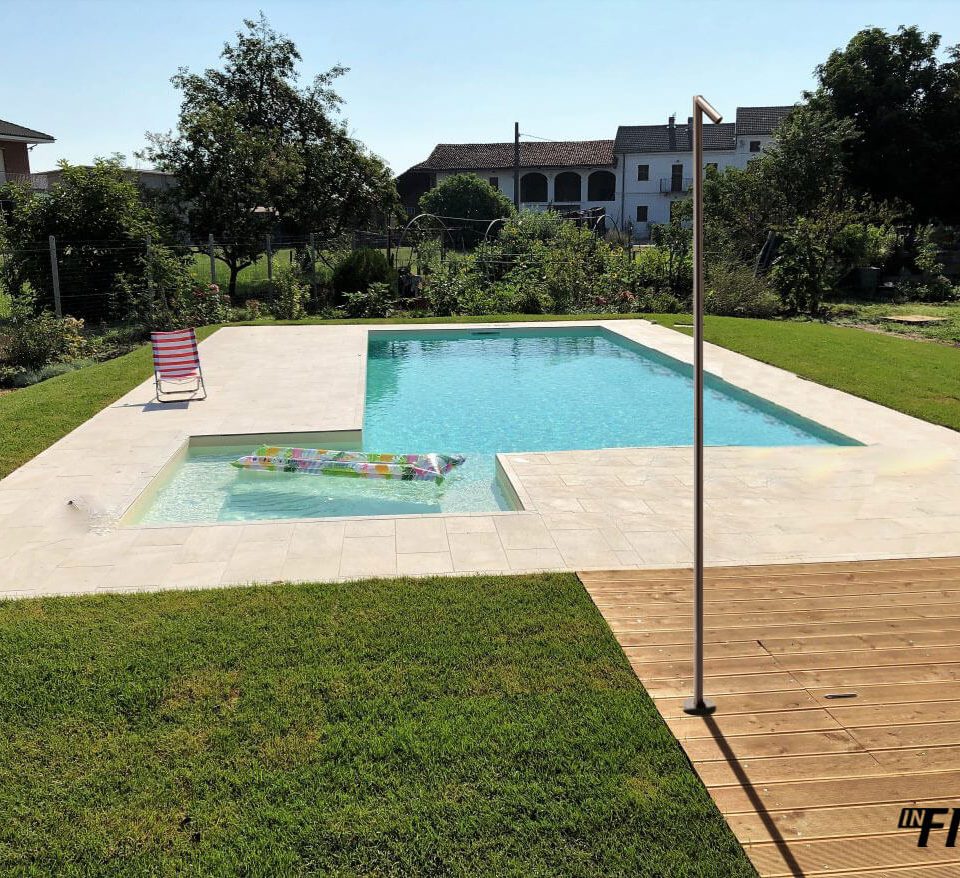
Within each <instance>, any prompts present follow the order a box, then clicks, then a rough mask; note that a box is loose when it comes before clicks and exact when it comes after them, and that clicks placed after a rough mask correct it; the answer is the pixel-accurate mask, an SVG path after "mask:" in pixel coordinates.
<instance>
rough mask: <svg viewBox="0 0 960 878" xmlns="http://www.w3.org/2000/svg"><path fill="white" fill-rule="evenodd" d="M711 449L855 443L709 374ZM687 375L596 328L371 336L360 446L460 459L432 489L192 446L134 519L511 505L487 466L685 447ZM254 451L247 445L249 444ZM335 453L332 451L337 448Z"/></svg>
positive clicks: (684, 368) (244, 448) (234, 449)
mask: <svg viewBox="0 0 960 878" xmlns="http://www.w3.org/2000/svg"><path fill="white" fill-rule="evenodd" d="M705 385H706V395H705V401H704V412H705V439H706V442H707V444H709V445H753V446H758V445H762V446H773V445H857V444H859V443H857V442H855V441H854V440H852V439H849V438H848V437H846V436H842V435H841V434H839V433H836V432H834V431H832V430H828V429H827V428H825V427H823V426H821V425H819V424H816V423H814V422H813V421H810V420H807V419H805V418H802V417H800V416H799V415H797V414H795V413H794V412H791V411H789V410H787V409H784V408H781V407H779V406H775V405H773V404H772V403H770V402H768V401H766V400H763V399H761V398H759V397H757V396H754V395H753V394H750V393H747V392H745V391H743V390H740V389H738V388H736V387H733V386H732V385H730V384H727V383H726V382H724V381H722V380H720V379H718V378H716V377H715V376H711V375H708V376H707V378H706V382H705ZM692 437H693V384H692V377H691V368H690V367H689V366H688V365H685V364H683V363H680V362H679V361H677V360H674V359H672V358H671V357H668V356H666V355H664V354H661V353H659V352H657V351H654V350H652V349H650V348H647V347H644V346H642V345H639V344H636V343H634V342H631V341H629V340H628V339H626V338H624V337H623V336H620V335H619V334H617V333H613V332H609V331H607V330H605V329H602V328H592V327H587V328H560V329H544V328H542V327H531V328H529V329H522V328H521V329H503V330H492V329H477V330H462V329H458V330H449V331H447V330H442V331H435V330H431V331H414V332H410V331H394V330H383V331H381V330H377V331H371V332H370V333H369V341H368V351H367V373H366V400H365V409H364V424H363V437H362V448H363V449H364V450H366V451H381V452H384V451H386V452H404V453H406V452H417V453H425V452H431V451H438V452H445V453H451V454H454V453H460V454H464V455H466V457H467V461H466V463H465V464H464V465H463V466H462V467H460V468H459V469H458V470H457V471H456V472H455V475H453V476H451V477H450V478H448V479H447V480H446V481H445V482H444V484H443V485H441V486H439V487H438V486H435V485H433V484H432V483H420V482H389V481H367V480H363V479H338V478H330V477H324V476H301V475H295V474H275V473H260V472H240V471H238V470H236V469H234V468H233V467H230V466H229V465H228V462H229V461H230V460H233V459H235V458H236V457H238V456H240V455H242V454H247V453H249V452H250V451H251V446H250V444H246V445H236V444H235V445H220V446H216V445H214V446H205V447H197V448H194V447H191V448H190V449H189V450H188V451H187V453H186V455H185V456H184V457H183V458H182V459H181V460H179V461H178V462H177V464H176V465H175V466H174V467H173V468H172V471H171V472H168V473H167V474H165V476H164V478H163V484H162V485H159V486H157V487H156V490H155V492H151V499H150V502H149V503H147V504H145V506H146V508H145V509H144V510H143V511H142V513H140V514H139V515H138V516H137V517H138V520H139V522H140V523H145V524H159V523H170V522H198V523H199V522H213V521H244V520H257V519H265V518H313V517H329V516H344V515H392V514H398V515H402V514H424V513H432V512H485V511H492V510H498V509H509V508H511V504H510V500H509V497H508V494H507V492H506V491H505V490H504V487H503V486H502V485H501V484H499V482H498V480H497V477H496V465H495V456H496V454H497V453H498V452H509V451H530V452H534V451H563V450H573V449H593V448H614V447H632V446H658V445H690V444H691V442H692ZM254 444H255V443H254ZM341 447H342V446H341Z"/></svg>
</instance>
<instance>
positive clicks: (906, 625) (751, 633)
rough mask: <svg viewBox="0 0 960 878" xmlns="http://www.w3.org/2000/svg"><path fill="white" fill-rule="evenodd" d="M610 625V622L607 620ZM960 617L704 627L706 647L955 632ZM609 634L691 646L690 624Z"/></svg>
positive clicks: (637, 642) (640, 625)
mask: <svg viewBox="0 0 960 878" xmlns="http://www.w3.org/2000/svg"><path fill="white" fill-rule="evenodd" d="M607 624H608V625H610V620H609V619H608V620H607ZM958 625H960V617H951V618H941V619H909V620H902V619H894V620H883V619H881V620H873V621H870V622H847V621H842V620H840V619H837V620H835V621H834V622H833V623H832V624H831V623H822V622H820V623H818V624H815V625H814V624H811V623H810V622H807V621H804V620H800V619H798V620H795V621H793V622H791V623H784V622H781V623H780V624H777V625H753V626H750V625H748V626H745V627H743V628H738V629H736V630H735V631H733V630H730V629H727V628H723V627H719V628H711V627H706V626H705V627H704V642H705V643H725V642H733V641H744V640H760V641H764V642H766V640H767V639H772V638H785V637H788V638H805V637H810V638H817V637H824V636H830V637H846V636H850V635H857V634H906V635H909V634H911V633H920V632H925V631H941V630H944V629H949V630H954V631H955V630H957V627H958ZM610 629H611V631H613V633H614V634H615V635H616V636H617V640H618V641H619V642H620V644H621V645H623V646H655V645H658V644H682V643H687V644H689V643H691V642H692V634H691V629H692V624H688V626H687V627H686V628H680V629H673V630H669V631H660V630H656V629H651V628H650V625H649V624H648V623H644V622H636V623H633V624H615V625H610Z"/></svg>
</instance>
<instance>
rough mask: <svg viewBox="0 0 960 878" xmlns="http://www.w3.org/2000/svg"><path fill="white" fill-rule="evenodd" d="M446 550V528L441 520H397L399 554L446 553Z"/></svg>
mask: <svg viewBox="0 0 960 878" xmlns="http://www.w3.org/2000/svg"><path fill="white" fill-rule="evenodd" d="M447 549H448V545H447V528H446V526H445V525H444V523H443V519H442V518H398V519H397V552H398V553H399V554H407V553H417V554H420V553H424V552H446V551H447Z"/></svg>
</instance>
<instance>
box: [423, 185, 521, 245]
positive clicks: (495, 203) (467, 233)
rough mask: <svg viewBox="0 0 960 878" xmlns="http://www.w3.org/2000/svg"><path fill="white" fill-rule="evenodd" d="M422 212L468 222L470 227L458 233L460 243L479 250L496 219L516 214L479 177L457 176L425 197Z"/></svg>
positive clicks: (497, 191) (509, 201)
mask: <svg viewBox="0 0 960 878" xmlns="http://www.w3.org/2000/svg"><path fill="white" fill-rule="evenodd" d="M420 210H422V211H424V212H425V213H432V214H434V215H435V216H443V217H456V218H457V220H461V221H462V220H468V222H466V223H461V224H462V225H465V226H466V228H464V229H462V230H460V231H459V232H458V233H457V234H458V236H459V238H460V241H459V242H458V243H460V244H462V245H463V246H465V247H475V246H476V245H477V244H478V243H479V242H480V239H481V238H482V237H483V233H484V232H485V231H486V227H487V225H488V224H489V223H490V222H491V221H492V220H495V219H499V218H501V217H506V216H512V215H513V213H514V207H513V202H512V201H511V200H510V199H509V198H507V197H506V195H504V194H503V193H502V192H500V191H499V190H498V189H495V188H494V187H493V186H491V185H490V184H489V183H488V182H487V181H486V180H483V179H481V178H480V177H478V176H477V175H476V174H453V175H452V176H450V177H447V178H446V179H445V180H441V181H440V183H439V184H438V185H437V186H435V187H434V188H433V189H431V190H430V191H429V192H426V193H424V194H423V195H422V196H421V198H420Z"/></svg>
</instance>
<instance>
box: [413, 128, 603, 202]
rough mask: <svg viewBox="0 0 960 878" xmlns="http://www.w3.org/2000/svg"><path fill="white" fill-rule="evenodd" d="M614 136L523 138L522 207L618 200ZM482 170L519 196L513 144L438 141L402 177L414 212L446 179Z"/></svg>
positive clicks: (487, 177) (499, 186)
mask: <svg viewBox="0 0 960 878" xmlns="http://www.w3.org/2000/svg"><path fill="white" fill-rule="evenodd" d="M616 165H617V161H616V158H615V156H614V154H613V141H612V140H562V141H534V142H527V141H524V142H522V143H521V144H520V207H521V209H522V210H545V209H546V208H548V207H551V208H554V209H556V210H568V209H569V210H587V209H589V208H595V207H600V208H604V209H607V208H609V206H610V205H611V203H612V202H614V200H615V198H616V178H615V174H614V171H615V169H616ZM465 172H469V173H473V174H477V175H478V176H480V177H482V178H483V179H485V180H487V181H488V182H489V183H490V185H491V186H493V187H494V188H496V189H499V190H500V191H501V192H502V193H503V194H504V195H506V196H507V198H509V199H510V200H511V201H512V200H514V193H513V172H514V145H513V144H512V143H438V144H437V145H436V146H435V147H434V148H433V152H431V153H430V156H429V157H428V158H427V159H426V160H425V161H422V162H420V164H418V165H414V166H413V167H412V168H410V169H409V170H408V171H406V172H405V173H403V174H401V175H400V177H398V178H397V189H398V191H399V192H400V197H401V199H402V200H403V203H404V205H405V207H406V208H407V210H408V211H409V212H416V209H417V202H418V201H419V200H420V196H421V195H423V193H424V192H426V191H427V190H428V189H432V188H433V187H434V186H436V185H437V183H439V182H440V181H441V180H443V179H444V178H445V177H449V176H452V175H453V174H462V173H465Z"/></svg>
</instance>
